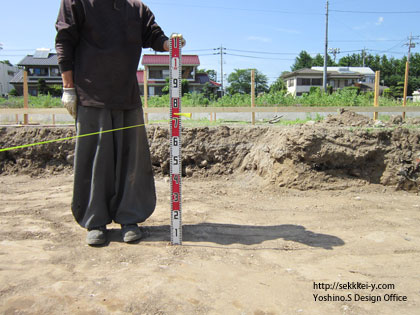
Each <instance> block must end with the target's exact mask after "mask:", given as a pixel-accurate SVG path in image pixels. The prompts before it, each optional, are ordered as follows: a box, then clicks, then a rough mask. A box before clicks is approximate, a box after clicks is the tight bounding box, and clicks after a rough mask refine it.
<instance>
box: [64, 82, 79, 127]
mask: <svg viewBox="0 0 420 315" xmlns="http://www.w3.org/2000/svg"><path fill="white" fill-rule="evenodd" d="M61 102H62V103H63V105H64V107H65V108H66V109H67V110H68V112H69V113H70V115H72V116H73V118H74V119H76V111H77V96H76V89H75V88H63V97H62V98H61Z"/></svg>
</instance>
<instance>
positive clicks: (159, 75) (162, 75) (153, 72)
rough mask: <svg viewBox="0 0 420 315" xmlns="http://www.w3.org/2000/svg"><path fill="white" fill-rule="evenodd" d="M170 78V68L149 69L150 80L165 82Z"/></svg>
mask: <svg viewBox="0 0 420 315" xmlns="http://www.w3.org/2000/svg"><path fill="white" fill-rule="evenodd" d="M167 77H169V67H149V80H165V79H166V78H167Z"/></svg>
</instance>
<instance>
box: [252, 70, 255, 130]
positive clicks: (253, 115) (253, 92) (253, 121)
mask: <svg viewBox="0 0 420 315" xmlns="http://www.w3.org/2000/svg"><path fill="white" fill-rule="evenodd" d="M251 107H255V69H251ZM251 123H252V125H255V112H252V122H251Z"/></svg>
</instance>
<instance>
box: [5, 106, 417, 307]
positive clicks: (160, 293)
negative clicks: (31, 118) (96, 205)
mask: <svg viewBox="0 0 420 315" xmlns="http://www.w3.org/2000/svg"><path fill="white" fill-rule="evenodd" d="M397 123H398V122H397ZM371 126H372V122H371V121H369V120H366V121H365V120H364V118H362V117H358V116H355V115H353V114H349V113H343V114H341V115H338V116H337V117H330V118H329V119H327V120H326V121H324V122H322V123H319V124H314V125H306V126H298V127H292V128H280V127H274V128H248V127H245V128H239V127H218V128H190V129H187V130H186V131H185V134H183V148H184V149H183V158H184V165H185V169H184V172H185V175H186V177H184V181H183V201H184V203H183V221H184V231H183V232H184V235H183V236H184V237H183V238H184V243H183V246H171V245H170V244H169V223H170V222H169V221H170V220H169V208H170V207H169V197H168V196H169V183H168V182H167V171H168V165H167V157H168V153H167V137H168V135H167V129H165V128H164V127H151V128H149V139H150V145H151V149H152V156H153V164H154V167H155V171H156V174H157V176H156V185H157V194H158V206H157V208H156V211H155V213H154V215H153V216H152V217H151V218H150V219H149V220H148V221H147V222H145V223H144V224H142V230H143V232H144V238H143V239H142V240H141V241H140V242H138V243H137V244H125V243H123V242H122V239H121V236H120V229H119V226H117V225H110V226H109V229H110V230H109V242H108V243H107V244H106V246H103V247H89V246H87V245H85V236H86V231H85V230H83V229H82V228H80V227H79V226H78V225H77V224H76V223H75V222H74V220H73V217H72V215H71V213H70V208H69V205H70V201H71V194H72V174H71V160H72V159H71V156H72V143H71V142H69V143H65V142H63V143H55V144H50V145H47V146H46V147H44V148H43V149H42V148H41V147H33V148H31V149H29V150H17V151H10V152H6V153H5V152H3V153H0V173H1V174H2V175H3V176H0V201H1V205H2V207H1V208H0V217H1V220H0V313H1V314H255V315H261V314H327V313H329V314H419V309H420V289H419V283H420V273H419V267H418V266H419V265H420V229H419V226H420V200H419V196H418V195H417V190H418V173H419V170H418V158H419V156H418V153H419V152H420V141H419V139H420V132H419V131H418V129H416V128H414V129H413V128H404V127H403V126H399V125H395V124H394V125H392V126H387V127H386V128H380V129H376V128H371ZM73 133H74V131H73V130H71V129H65V130H60V129H52V130H45V129H42V128H32V129H15V128H4V129H0V147H8V146H12V145H19V144H21V143H24V142H35V141H40V140H45V139H52V138H58V137H64V136H68V135H72V134H73ZM28 139H30V141H28ZM349 283H350V287H344V286H345V285H348V284H349ZM326 285H331V286H336V287H335V288H334V289H331V290H328V291H327V290H325V288H326ZM368 285H369V287H365V286H368ZM379 285H385V286H382V287H381V288H376V286H379ZM322 286H323V288H322ZM340 286H341V288H337V287H340ZM372 286H375V288H373V287H372Z"/></svg>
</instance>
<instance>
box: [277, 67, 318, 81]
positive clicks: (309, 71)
mask: <svg viewBox="0 0 420 315" xmlns="http://www.w3.org/2000/svg"><path fill="white" fill-rule="evenodd" d="M320 74H321V75H322V71H318V70H313V69H310V68H303V69H299V70H296V71H293V72H289V73H286V74H284V75H283V76H282V78H284V79H287V78H290V77H295V76H297V75H316V76H318V75H320Z"/></svg>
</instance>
